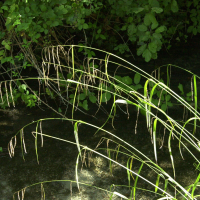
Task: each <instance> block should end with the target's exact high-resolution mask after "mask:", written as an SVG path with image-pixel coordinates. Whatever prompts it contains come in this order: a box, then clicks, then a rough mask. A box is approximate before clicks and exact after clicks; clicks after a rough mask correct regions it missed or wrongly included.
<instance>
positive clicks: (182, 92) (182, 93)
mask: <svg viewBox="0 0 200 200" xmlns="http://www.w3.org/2000/svg"><path fill="white" fill-rule="evenodd" d="M178 89H179V90H180V91H181V95H184V91H183V85H182V84H181V83H179V85H178Z"/></svg>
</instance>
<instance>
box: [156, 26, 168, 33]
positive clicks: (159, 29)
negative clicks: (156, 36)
mask: <svg viewBox="0 0 200 200" xmlns="http://www.w3.org/2000/svg"><path fill="white" fill-rule="evenodd" d="M165 30H166V26H160V27H158V28H157V29H156V30H155V33H162V32H163V31H165Z"/></svg>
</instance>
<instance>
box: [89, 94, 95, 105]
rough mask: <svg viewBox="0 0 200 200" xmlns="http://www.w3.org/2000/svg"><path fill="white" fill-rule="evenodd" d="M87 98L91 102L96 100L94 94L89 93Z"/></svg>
mask: <svg viewBox="0 0 200 200" xmlns="http://www.w3.org/2000/svg"><path fill="white" fill-rule="evenodd" d="M89 100H90V101H91V102H92V103H96V102H97V98H96V97H95V96H94V95H89Z"/></svg>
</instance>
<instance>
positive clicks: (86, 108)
mask: <svg viewBox="0 0 200 200" xmlns="http://www.w3.org/2000/svg"><path fill="white" fill-rule="evenodd" d="M82 106H83V108H84V109H85V110H89V109H88V102H87V100H84V101H83V104H82Z"/></svg>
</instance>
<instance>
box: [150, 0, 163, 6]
mask: <svg viewBox="0 0 200 200" xmlns="http://www.w3.org/2000/svg"><path fill="white" fill-rule="evenodd" d="M148 2H149V5H151V7H160V4H159V1H158V0H148Z"/></svg>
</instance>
